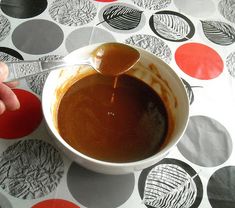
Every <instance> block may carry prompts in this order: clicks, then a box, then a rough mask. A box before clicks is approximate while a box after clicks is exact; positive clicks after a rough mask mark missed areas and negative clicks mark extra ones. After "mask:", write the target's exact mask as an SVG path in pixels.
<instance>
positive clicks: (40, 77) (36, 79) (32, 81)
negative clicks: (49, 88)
mask: <svg viewBox="0 0 235 208" xmlns="http://www.w3.org/2000/svg"><path fill="white" fill-rule="evenodd" d="M62 58H63V56H59V55H48V56H44V57H41V58H39V60H41V61H53V60H60V59H62ZM48 75H49V72H45V73H42V74H37V75H34V76H29V77H26V82H27V85H28V86H29V88H30V89H31V90H32V91H33V92H35V93H37V94H38V95H42V90H43V86H44V84H45V81H46V79H47V77H48Z"/></svg>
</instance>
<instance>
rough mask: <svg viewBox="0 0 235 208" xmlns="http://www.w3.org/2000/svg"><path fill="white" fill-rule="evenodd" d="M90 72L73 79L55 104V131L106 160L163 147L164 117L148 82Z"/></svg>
mask: <svg viewBox="0 0 235 208" xmlns="http://www.w3.org/2000/svg"><path fill="white" fill-rule="evenodd" d="M114 80H115V77H111V76H103V75H101V74H93V75H89V76H87V77H85V78H82V79H80V80H79V81H77V82H75V83H74V84H73V85H72V86H71V87H70V88H69V89H68V90H67V92H66V93H65V94H64V96H63V97H62V99H61V102H60V104H59V107H58V115H57V121H58V129H59V133H60V134H61V136H62V137H63V139H64V140H65V141H66V142H67V143H68V144H70V145H71V146H72V147H73V148H75V149H77V150H78V151H80V152H82V153H83V154H85V155H88V156H90V157H93V158H96V159H100V160H104V161H110V162H131V161H136V160H139V159H144V158H146V157H149V156H151V155H153V154H155V153H156V152H158V151H159V149H160V148H161V146H162V144H163V142H164V140H165V138H166V134H167V131H168V115H167V111H166V109H165V106H164V103H163V102H162V100H161V98H160V97H159V95H158V94H157V93H156V92H155V91H154V90H153V89H152V88H151V87H149V86H148V85H147V84H145V83H144V82H142V81H141V80H139V79H137V78H134V77H132V76H129V75H126V74H123V75H120V76H119V77H118V79H116V81H117V82H116V86H115V88H114V85H113V83H114Z"/></svg>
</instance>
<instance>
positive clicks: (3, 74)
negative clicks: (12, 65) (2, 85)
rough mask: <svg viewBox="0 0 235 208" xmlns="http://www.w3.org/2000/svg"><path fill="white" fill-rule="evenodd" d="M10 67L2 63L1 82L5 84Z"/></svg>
mask: <svg viewBox="0 0 235 208" xmlns="http://www.w3.org/2000/svg"><path fill="white" fill-rule="evenodd" d="M8 73H9V71H8V67H7V65H6V64H5V63H4V62H1V61H0V82H3V81H4V80H5V79H6V78H7V76H8Z"/></svg>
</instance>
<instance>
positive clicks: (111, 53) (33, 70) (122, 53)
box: [4, 43, 140, 82]
mask: <svg viewBox="0 0 235 208" xmlns="http://www.w3.org/2000/svg"><path fill="white" fill-rule="evenodd" d="M128 54H129V56H128ZM124 58H125V60H124ZM139 58H140V54H139V51H138V50H136V49H134V48H133V47H131V46H129V45H126V44H122V43H104V44H101V45H100V46H98V47H97V48H96V49H95V50H93V51H92V53H91V54H90V56H89V58H88V59H86V60H72V61H71V60H70V61H69V62H68V61H66V60H64V59H62V60H55V61H40V60H31V61H19V62H6V64H7V66H8V69H9V75H8V77H7V79H6V80H5V81H4V82H10V81H15V80H19V79H22V78H25V77H28V76H32V75H36V74H40V73H45V72H48V71H51V70H55V69H60V68H62V67H69V66H76V65H90V66H91V67H92V68H94V69H95V70H96V71H97V72H99V73H101V74H104V75H110V76H117V75H119V74H122V73H124V72H126V71H128V70H129V69H130V68H132V67H133V65H135V64H136V62H138V60H139Z"/></svg>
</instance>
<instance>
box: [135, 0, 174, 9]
mask: <svg viewBox="0 0 235 208" xmlns="http://www.w3.org/2000/svg"><path fill="white" fill-rule="evenodd" d="M132 1H133V2H134V4H136V5H137V6H139V7H142V8H144V9H149V10H160V9H164V8H166V7H168V6H169V4H170V3H171V0H152V1H149V0H132Z"/></svg>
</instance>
